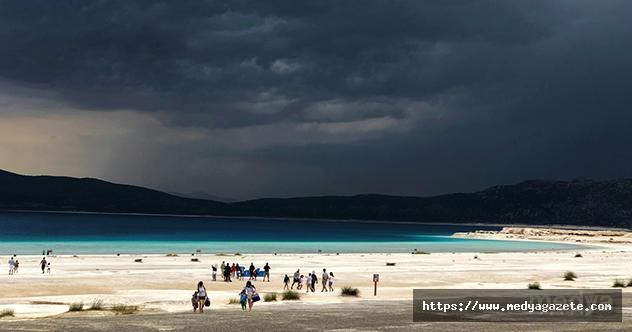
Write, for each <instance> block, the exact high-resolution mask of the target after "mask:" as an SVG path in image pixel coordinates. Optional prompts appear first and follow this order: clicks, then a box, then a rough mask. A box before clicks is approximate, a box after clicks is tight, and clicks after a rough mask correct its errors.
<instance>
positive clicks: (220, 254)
mask: <svg viewBox="0 0 632 332" xmlns="http://www.w3.org/2000/svg"><path fill="white" fill-rule="evenodd" d="M215 256H228V255H226V254H225V253H223V252H219V253H217V254H215Z"/></svg>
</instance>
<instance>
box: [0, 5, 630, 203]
mask: <svg viewBox="0 0 632 332" xmlns="http://www.w3.org/2000/svg"><path fill="white" fill-rule="evenodd" d="M631 13H632V1H625V0H624V1H609V0H594V1H580V0H568V1H551V0H546V1H523V0H514V1H508V0H498V1H475V0H469V1H465V0H464V1H445V0H438V1H417V0H415V1H369V0H361V1H339V0H338V1H325V0H318V1H306V0H305V1H294V0H286V1H273V0H266V1H261V0H253V1H228V2H220V1H131V0H123V1H106V0H100V1H86V0H76V1H70V0H65V1H51V0H40V1H36V0H29V1H24V0H16V1H8V0H0V48H1V50H0V168H2V169H6V170H9V171H14V172H19V173H26V174H55V175H70V176H80V177H83V176H90V177H98V178H103V179H107V180H111V181H116V182H124V183H130V184H137V185H143V186H149V187H152V188H157V189H162V190H168V191H175V192H193V191H204V192H207V193H211V194H214V195H219V196H223V197H231V198H239V199H243V198H254V197H263V196H298V195H322V194H357V193H367V192H373V193H388V194H405V195H431V194H438V193H447V192H457V191H474V190H478V189H482V188H484V187H486V186H490V185H496V184H509V183H515V182H519V181H522V180H526V179H533V178H538V179H573V178H575V177H589V178H595V179H610V178H621V177H632V128H630V127H631V126H632V108H631V106H632V24H631V23H630V22H632V20H631V19H630V14H631Z"/></svg>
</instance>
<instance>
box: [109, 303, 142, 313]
mask: <svg viewBox="0 0 632 332" xmlns="http://www.w3.org/2000/svg"><path fill="white" fill-rule="evenodd" d="M112 311H114V312H115V313H116V314H117V315H131V314H133V313H135V312H137V311H138V306H137V305H128V304H117V305H115V306H113V307H112Z"/></svg>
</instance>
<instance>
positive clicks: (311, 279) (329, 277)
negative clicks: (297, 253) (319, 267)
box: [283, 269, 335, 293]
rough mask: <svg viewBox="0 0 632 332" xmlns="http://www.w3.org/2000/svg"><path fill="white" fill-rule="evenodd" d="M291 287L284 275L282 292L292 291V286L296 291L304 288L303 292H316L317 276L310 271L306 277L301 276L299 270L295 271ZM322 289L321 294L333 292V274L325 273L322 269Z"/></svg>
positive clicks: (287, 277) (286, 276)
mask: <svg viewBox="0 0 632 332" xmlns="http://www.w3.org/2000/svg"><path fill="white" fill-rule="evenodd" d="M292 279H293V280H292V285H291V286H290V277H289V276H288V275H287V274H286V275H285V278H283V290H288V289H289V290H293V289H294V285H297V286H296V289H297V290H301V289H303V287H304V286H305V292H306V293H309V291H310V290H311V291H312V293H313V292H315V291H316V284H318V276H317V275H316V271H314V270H312V272H310V273H309V274H308V275H307V277H306V276H304V275H302V274H301V269H298V270H296V272H294V275H293V278H292ZM320 280H321V283H322V286H323V287H322V289H321V292H333V291H334V281H335V277H334V273H333V272H329V273H327V269H323V274H322V276H321V279H320ZM303 285H304V286H303Z"/></svg>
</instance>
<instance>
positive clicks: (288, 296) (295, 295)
mask: <svg viewBox="0 0 632 332" xmlns="http://www.w3.org/2000/svg"><path fill="white" fill-rule="evenodd" d="M282 299H283V301H295V300H300V299H301V293H299V292H295V291H291V290H288V291H285V292H283V296H282Z"/></svg>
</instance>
